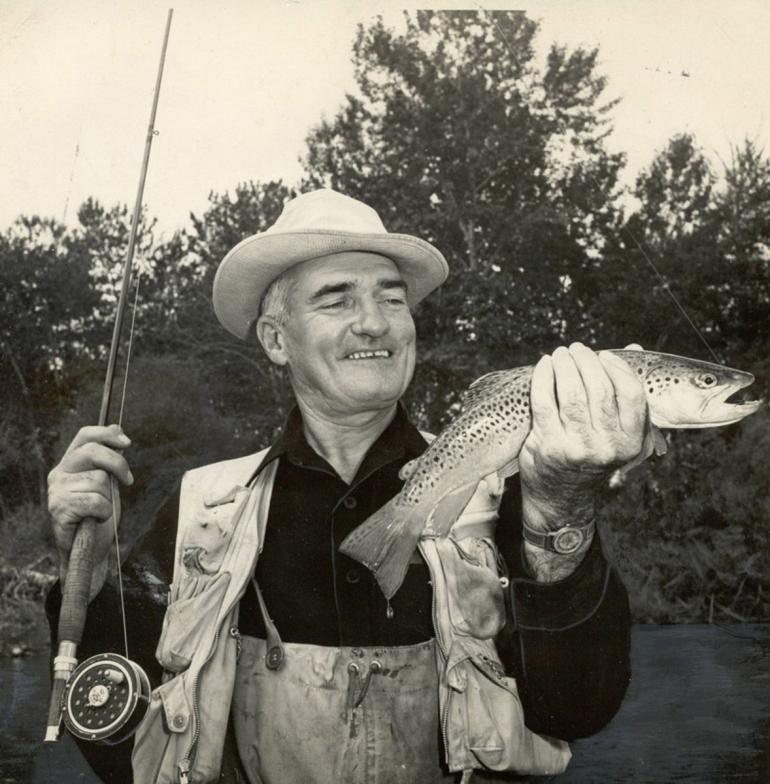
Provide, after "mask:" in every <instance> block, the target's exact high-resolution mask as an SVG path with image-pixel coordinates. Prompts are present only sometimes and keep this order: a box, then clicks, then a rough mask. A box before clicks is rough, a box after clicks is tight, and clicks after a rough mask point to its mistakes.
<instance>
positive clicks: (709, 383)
mask: <svg viewBox="0 0 770 784" xmlns="http://www.w3.org/2000/svg"><path fill="white" fill-rule="evenodd" d="M695 385H696V386H699V387H700V388H701V389H710V388H711V387H715V386H716V385H717V377H716V376H715V375H714V374H713V373H701V374H700V375H699V376H697V377H696V378H695Z"/></svg>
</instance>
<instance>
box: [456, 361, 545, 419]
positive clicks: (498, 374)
mask: <svg viewBox="0 0 770 784" xmlns="http://www.w3.org/2000/svg"><path fill="white" fill-rule="evenodd" d="M529 370H530V368H528V367H520V368H513V369H512V370H493V371H492V372H491V373H487V374H485V375H483V376H481V377H480V378H477V379H476V380H475V381H474V382H473V383H472V384H471V385H470V386H469V387H468V389H466V390H465V392H463V395H462V404H463V409H464V410H467V409H469V408H471V407H472V406H475V405H476V403H478V402H479V400H480V399H481V398H483V397H487V396H488V395H492V394H494V393H495V392H496V391H497V390H498V389H500V388H501V387H504V386H506V385H507V384H511V383H513V382H514V381H516V380H517V379H519V378H521V377H522V376H523V375H525V374H526V373H528V372H529Z"/></svg>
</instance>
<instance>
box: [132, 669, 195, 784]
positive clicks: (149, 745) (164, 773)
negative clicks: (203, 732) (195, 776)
mask: <svg viewBox="0 0 770 784" xmlns="http://www.w3.org/2000/svg"><path fill="white" fill-rule="evenodd" d="M190 717H191V712H190V707H189V704H188V702H187V697H186V695H185V687H184V681H183V676H181V675H178V676H176V677H175V678H173V679H172V680H170V681H167V682H166V683H164V684H162V685H161V686H158V688H157V689H154V690H153V693H152V700H151V702H150V707H149V708H148V710H147V713H146V714H145V716H144V718H143V719H142V722H141V724H140V725H139V726H138V727H137V730H136V736H135V738H134V750H133V752H132V755H131V767H132V769H133V775H134V781H135V782H137V784H138V782H154V783H155V784H171V783H172V782H176V781H178V770H177V765H176V760H177V759H180V758H181V755H182V753H183V751H184V748H185V746H187V745H189V743H190V737H189V736H190Z"/></svg>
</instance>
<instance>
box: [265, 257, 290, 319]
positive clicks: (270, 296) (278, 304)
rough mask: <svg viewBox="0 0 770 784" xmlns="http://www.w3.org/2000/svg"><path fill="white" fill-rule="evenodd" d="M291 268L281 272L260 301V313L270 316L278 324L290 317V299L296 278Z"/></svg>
mask: <svg viewBox="0 0 770 784" xmlns="http://www.w3.org/2000/svg"><path fill="white" fill-rule="evenodd" d="M290 273H291V268H289V269H287V270H286V271H285V272H283V273H281V274H280V275H279V276H278V277H277V278H276V279H275V280H274V281H273V282H272V283H271V284H270V285H269V286H268V287H267V291H265V293H264V294H263V295H262V299H261V300H260V303H259V315H260V316H270V317H271V318H273V319H275V320H276V322H277V323H278V324H284V323H285V322H286V319H288V317H289V313H290V307H289V300H290V298H291V293H292V290H293V288H294V278H293V276H292V275H291V274H290Z"/></svg>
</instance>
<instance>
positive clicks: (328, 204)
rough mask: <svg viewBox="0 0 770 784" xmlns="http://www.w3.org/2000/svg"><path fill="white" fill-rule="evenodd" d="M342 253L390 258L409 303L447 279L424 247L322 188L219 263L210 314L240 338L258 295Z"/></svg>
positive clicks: (436, 256) (438, 258)
mask: <svg viewBox="0 0 770 784" xmlns="http://www.w3.org/2000/svg"><path fill="white" fill-rule="evenodd" d="M344 251H366V252H369V253H378V254H380V255H381V256H386V257H387V258H389V259H391V260H392V261H393V262H394V263H395V265H396V266H397V267H398V269H399V272H400V273H401V276H402V277H403V278H404V280H405V281H406V284H407V287H408V289H407V298H408V300H409V304H410V305H415V304H416V303H418V302H419V301H420V300H421V299H423V297H425V296H427V295H428V294H430V292H431V291H433V289H435V288H437V287H438V286H440V285H441V284H442V283H443V282H444V281H445V280H446V278H447V275H448V274H449V268H448V266H447V263H446V259H445V258H444V257H443V256H442V255H441V253H440V252H439V251H438V250H437V249H436V248H434V247H433V245H431V244H430V243H429V242H426V241H425V240H421V239H419V238H418V237H412V236H410V235H408V234H391V233H389V232H388V231H386V229H385V226H383V224H382V221H381V220H380V216H379V215H378V214H377V213H376V212H375V211H374V210H373V209H372V208H371V207H368V206H367V205H366V204H364V203H363V202H361V201H358V200H357V199H352V198H350V197H349V196H345V195H343V194H342V193H338V192H337V191H333V190H330V189H326V188H324V189H321V190H317V191H311V192H310V193H303V194H301V195H300V196H297V197H296V198H294V199H291V200H290V201H288V202H286V204H285V205H284V208H283V212H282V213H281V215H280V216H279V218H278V220H277V221H276V222H275V223H274V224H273V225H272V226H271V227H270V228H269V229H268V230H267V231H264V232H262V233H261V234H255V235H254V236H252V237H247V238H246V239H245V240H243V241H241V242H239V243H238V244H237V245H236V246H235V247H234V248H233V249H232V250H231V251H230V252H229V253H228V254H227V255H226V256H225V257H224V259H222V263H221V264H220V265H219V269H218V270H217V274H216V277H215V278H214V293H213V300H214V312H215V313H216V315H217V318H218V319H219V321H220V322H221V323H222V326H224V327H225V329H227V330H228V331H229V332H232V333H233V335H236V336H237V337H239V338H246V337H247V335H248V334H249V330H250V329H251V326H252V324H253V323H254V321H255V320H256V318H257V316H258V315H259V304H260V301H261V300H262V295H263V294H264V293H265V291H266V290H267V288H268V287H269V286H270V284H271V283H272V282H273V281H274V280H275V279H276V278H277V277H278V276H279V275H280V274H281V273H282V272H285V271H286V270H287V269H289V268H290V267H293V266H294V265H295V264H301V263H302V262H303V261H309V260H310V259H317V258H319V257H322V256H328V255H330V254H332V253H342V252H344Z"/></svg>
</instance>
